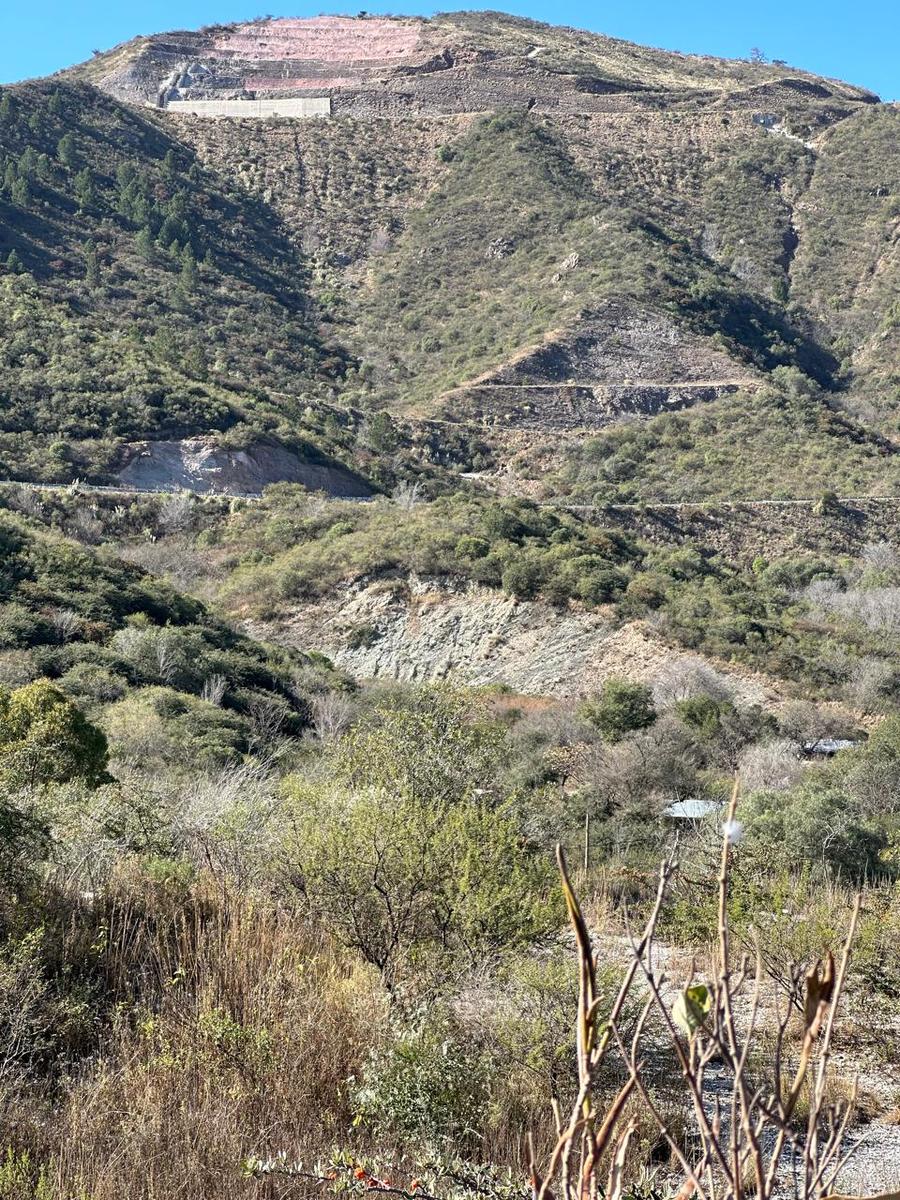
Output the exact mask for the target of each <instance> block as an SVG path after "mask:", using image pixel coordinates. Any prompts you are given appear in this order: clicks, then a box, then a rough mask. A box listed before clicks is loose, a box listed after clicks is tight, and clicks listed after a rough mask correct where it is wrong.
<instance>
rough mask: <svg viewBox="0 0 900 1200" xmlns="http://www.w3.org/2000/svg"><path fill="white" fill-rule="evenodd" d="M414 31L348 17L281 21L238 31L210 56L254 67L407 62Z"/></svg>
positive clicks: (217, 45) (412, 48)
mask: <svg viewBox="0 0 900 1200" xmlns="http://www.w3.org/2000/svg"><path fill="white" fill-rule="evenodd" d="M418 44H419V28H418V26H417V25H415V24H404V23H403V22H400V21H392V20H378V19H375V18H373V19H371V20H369V19H367V20H364V21H360V20H357V19H355V18H353V17H308V18H294V17H285V18H282V19H280V20H277V21H259V22H254V23H251V24H246V25H239V26H238V27H237V28H236V29H233V30H231V31H230V32H229V33H227V34H225V35H224V36H222V37H220V38H218V39H217V40H216V42H215V45H214V47H213V49H214V51H217V52H218V53H221V54H223V55H227V56H229V57H236V58H243V59H247V60H249V61H251V62H253V61H260V60H262V61H268V62H272V61H275V62H279V61H291V60H294V61H296V60H299V61H301V62H357V63H369V62H373V63H374V62H388V61H396V60H398V59H402V58H408V57H410V56H411V55H412V54H413V53H414V52H415V50H416V48H417V46H418Z"/></svg>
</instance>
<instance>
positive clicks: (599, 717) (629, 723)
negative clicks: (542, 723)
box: [578, 679, 656, 742]
mask: <svg viewBox="0 0 900 1200" xmlns="http://www.w3.org/2000/svg"><path fill="white" fill-rule="evenodd" d="M578 711H579V713H580V715H581V716H582V717H583V718H584V720H586V721H589V722H590V724H591V725H593V726H594V727H595V728H596V729H599V730H600V732H601V733H602V734H603V737H604V738H605V739H606V740H607V741H608V742H617V741H619V740H620V738H622V737H624V736H625V734H626V733H632V732H634V731H635V730H638V729H646V728H647V727H648V726H649V725H652V724H653V722H654V721H655V720H656V709H655V708H654V706H653V692H652V691H651V689H650V688H649V687H647V686H646V684H643V683H632V682H630V681H629V680H627V679H607V681H606V682H605V683H604V684H603V687H602V688H601V689H600V693H599V695H597V696H594V697H592V698H591V699H589V700H585V701H584V702H583V703H582V704H581V706H580V708H579V710H578Z"/></svg>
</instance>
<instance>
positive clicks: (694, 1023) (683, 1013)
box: [672, 983, 712, 1037]
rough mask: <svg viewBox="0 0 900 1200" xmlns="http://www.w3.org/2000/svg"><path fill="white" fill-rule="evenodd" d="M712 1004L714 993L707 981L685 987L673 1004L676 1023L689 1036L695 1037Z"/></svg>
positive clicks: (673, 1015)
mask: <svg viewBox="0 0 900 1200" xmlns="http://www.w3.org/2000/svg"><path fill="white" fill-rule="evenodd" d="M711 1005H712V994H711V992H710V990H709V988H708V987H707V986H706V984H705V983H697V984H694V986H693V987H689V988H685V989H684V991H683V992H682V993H681V994H680V995H679V997H678V999H677V1000H676V1001H675V1003H674V1004H673V1005H672V1017H673V1019H674V1021H675V1024H676V1025H677V1026H678V1028H679V1029H681V1030H682V1031H683V1032H684V1033H685V1034H686V1035H687V1036H688V1037H693V1036H694V1034H695V1033H696V1032H697V1030H698V1029H699V1028H700V1027H701V1026H702V1025H703V1022H704V1021H705V1020H706V1017H707V1014H708V1013H709V1010H710V1007H711Z"/></svg>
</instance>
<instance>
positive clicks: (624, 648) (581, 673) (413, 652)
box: [256, 578, 775, 704]
mask: <svg viewBox="0 0 900 1200" xmlns="http://www.w3.org/2000/svg"><path fill="white" fill-rule="evenodd" d="M256 632H261V633H263V634H264V635H265V636H266V637H270V638H273V639H275V640H279V641H283V642H287V643H289V644H292V645H297V646H303V645H309V644H312V640H313V639H314V641H315V644H316V645H317V646H318V648H319V649H321V650H322V651H323V653H325V654H327V655H328V656H329V657H330V658H331V659H333V660H334V662H335V663H337V664H338V665H339V666H341V667H343V668H345V669H346V670H348V671H350V672H351V673H352V674H354V675H356V676H357V677H362V678H387V679H400V680H407V681H409V680H421V681H425V680H433V679H444V678H447V677H455V678H458V679H460V680H462V681H464V682H465V683H467V684H471V685H474V686H479V685H484V684H489V683H502V684H506V685H507V686H509V687H510V688H512V689H513V690H514V691H516V692H521V693H524V694H526V695H545V696H558V697H569V698H578V697H583V696H587V695H590V694H591V693H593V692H596V691H597V689H598V688H599V686H600V685H601V684H602V682H603V680H604V679H606V678H608V677H609V676H611V675H619V676H625V677H627V678H630V679H635V680H639V681H641V682H645V683H648V684H651V685H653V684H656V683H659V682H661V681H663V680H666V681H668V680H671V679H672V677H673V674H674V675H675V676H678V675H679V674H682V675H685V676H687V675H688V674H689V673H690V672H691V671H693V670H695V669H702V670H705V671H706V672H707V674H708V673H709V670H710V668H709V661H708V660H707V659H703V658H701V657H700V656H699V655H695V654H691V653H689V652H687V651H681V650H674V649H672V648H671V647H669V646H667V645H666V644H665V643H663V641H662V640H661V639H660V638H659V637H658V636H656V635H655V634H654V633H653V632H652V631H651V630H649V629H648V628H647V627H645V626H643V625H641V624H639V623H634V624H631V625H626V626H624V627H621V628H618V629H616V628H614V627H613V626H612V625H611V624H610V622H609V620H608V619H607V618H606V617H604V616H603V615H602V614H600V613H592V612H574V611H573V612H559V611H558V610H556V609H554V608H551V607H550V606H549V605H546V604H543V603H539V602H533V601H522V600H516V599H515V598H514V597H511V596H504V595H502V594H500V593H498V592H496V591H492V590H491V589H488V588H482V587H476V586H465V585H459V586H453V585H450V584H448V583H446V582H445V581H435V580H429V579H415V578H413V579H410V580H408V581H402V582H400V581H395V582H393V583H392V582H388V581H379V582H376V583H369V584H365V583H360V584H353V585H350V586H347V587H346V588H344V589H343V590H342V592H341V593H340V594H339V595H338V596H337V597H335V598H333V599H328V600H326V601H324V602H321V601H320V602H319V603H317V604H316V605H315V606H310V607H309V608H302V609H299V610H298V611H297V612H296V613H295V614H294V615H293V616H292V617H291V618H290V619H289V620H288V621H286V622H284V623H282V624H280V625H279V626H277V627H275V628H270V627H266V628H265V629H262V630H258V631H256ZM721 676H722V681H723V688H724V690H726V691H728V692H730V693H731V694H732V695H733V696H734V697H735V698H736V699H737V700H739V701H740V702H742V703H747V704H759V703H763V704H766V703H771V702H772V701H774V699H775V694H774V692H773V690H772V688H771V685H770V684H769V682H768V681H767V680H764V679H761V678H758V677H755V676H751V675H743V674H739V673H737V672H735V671H733V670H731V669H729V668H728V667H724V666H723V667H722V668H721Z"/></svg>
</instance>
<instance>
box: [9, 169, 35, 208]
mask: <svg viewBox="0 0 900 1200" xmlns="http://www.w3.org/2000/svg"><path fill="white" fill-rule="evenodd" d="M12 202H13V204H16V205H18V207H19V208H30V207H31V185H30V184H29V182H28V180H27V179H26V178H25V177H24V176H21V175H20V176H18V177H17V178H16V182H15V183H14V184H13V187H12Z"/></svg>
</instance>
